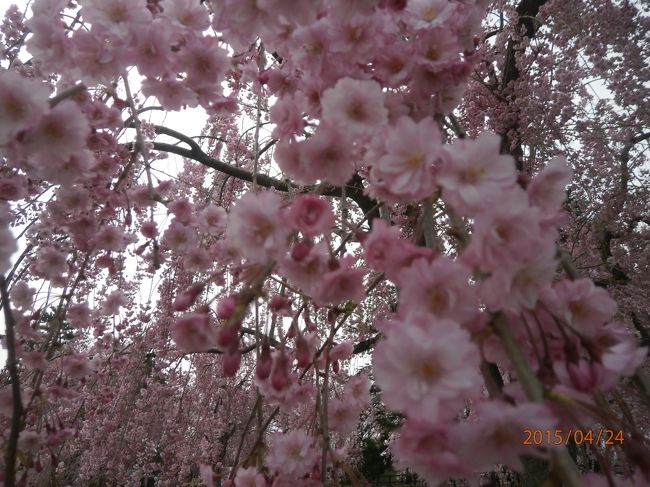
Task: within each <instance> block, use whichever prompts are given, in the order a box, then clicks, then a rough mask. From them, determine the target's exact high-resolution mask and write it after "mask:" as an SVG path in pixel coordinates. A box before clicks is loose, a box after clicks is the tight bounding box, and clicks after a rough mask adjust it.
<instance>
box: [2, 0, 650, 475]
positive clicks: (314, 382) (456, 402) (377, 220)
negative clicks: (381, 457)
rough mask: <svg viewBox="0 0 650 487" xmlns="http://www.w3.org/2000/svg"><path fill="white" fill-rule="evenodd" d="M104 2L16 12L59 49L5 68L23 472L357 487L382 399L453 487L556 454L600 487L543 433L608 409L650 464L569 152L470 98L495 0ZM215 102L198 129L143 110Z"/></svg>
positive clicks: (43, 47)
mask: <svg viewBox="0 0 650 487" xmlns="http://www.w3.org/2000/svg"><path fill="white" fill-rule="evenodd" d="M78 3H79V5H76V4H74V3H73V2H68V1H67V0H34V2H32V16H31V17H30V18H29V19H26V20H25V19H22V18H21V16H20V15H18V14H17V11H16V10H15V9H12V10H11V11H10V12H9V14H8V16H7V20H6V22H5V23H6V25H4V26H3V28H2V32H3V37H2V39H3V42H5V43H8V42H11V43H12V44H15V45H16V46H18V45H20V46H22V43H24V46H25V49H26V51H27V53H29V55H30V56H32V59H31V60H30V61H29V62H23V61H21V59H22V58H19V57H17V52H18V51H15V49H14V47H8V48H7V49H4V48H3V52H4V53H3V54H2V57H0V62H1V63H3V64H2V69H0V157H2V167H0V274H2V276H3V278H2V283H3V284H2V289H1V291H2V298H3V299H2V303H3V307H4V308H5V309H4V310H3V311H4V312H5V316H7V317H10V318H11V320H9V318H7V335H8V336H11V337H12V339H13V338H15V343H14V341H13V340H9V339H7V347H9V348H10V352H11V355H10V356H11V358H10V362H12V363H9V364H8V365H9V367H8V370H9V376H8V377H9V380H8V381H6V383H4V384H3V388H2V389H0V422H1V424H2V425H3V427H5V434H3V436H2V438H0V444H1V446H3V448H5V450H6V451H7V452H8V454H7V457H6V458H5V459H4V460H3V461H4V462H5V464H6V465H4V468H5V472H6V473H5V477H3V478H14V477H15V476H16V473H18V474H19V475H21V476H22V478H23V479H24V480H23V482H24V483H25V482H30V481H32V480H33V483H35V484H36V483H38V482H39V481H41V480H43V481H44V479H45V478H46V477H47V478H48V479H49V478H55V477H59V478H60V479H64V478H66V479H67V478H70V477H75V478H76V479H78V482H80V484H88V485H91V484H100V483H101V484H104V483H107V482H108V483H110V482H113V483H115V484H120V485H122V484H123V485H144V484H147V485H149V484H150V483H152V482H154V483H157V484H158V483H159V484H160V485H178V484H179V483H187V484H190V483H193V482H196V481H197V479H199V478H200V479H201V481H202V482H203V483H205V484H206V485H208V486H210V485H215V484H216V480H219V481H221V485H230V486H233V485H234V486H235V487H250V486H253V487H267V486H271V485H272V486H276V487H280V486H283V485H292V486H301V485H304V486H316V485H330V483H331V482H332V483H333V482H334V481H338V479H339V477H340V475H339V474H340V472H341V471H344V472H345V473H346V475H347V476H349V477H350V481H351V482H352V483H358V479H356V477H355V474H354V472H353V467H352V466H351V465H349V464H348V463H349V458H348V454H347V452H348V449H349V450H351V451H353V450H354V449H355V448H357V447H358V445H355V442H354V437H355V432H356V431H357V429H358V427H359V424H360V418H362V415H363V413H364V411H365V410H366V409H367V408H368V407H369V406H370V405H371V390H372V391H373V392H379V393H380V397H381V400H382V403H383V405H384V406H385V407H386V408H387V409H389V410H390V411H392V412H394V413H397V415H398V418H399V421H398V423H399V425H398V428H397V429H396V430H395V432H394V434H393V438H392V443H391V452H392V454H393V456H394V458H395V459H396V461H397V462H398V463H399V465H401V466H403V467H405V468H408V469H409V470H411V471H413V472H415V473H416V474H417V475H419V476H420V477H421V478H423V479H425V480H426V481H427V482H429V483H430V484H431V485H438V484H439V483H440V482H442V481H445V480H447V479H467V480H469V481H475V480H477V479H479V478H480V476H481V475H483V474H484V473H486V472H490V471H493V470H495V468H498V465H505V466H506V467H508V468H509V469H510V470H512V471H516V472H521V473H523V472H524V471H525V469H526V464H525V462H524V461H523V460H522V457H523V456H524V455H531V454H532V455H536V456H540V457H542V458H544V459H547V460H549V468H550V469H551V470H552V475H553V477H554V478H558V479H561V480H562V482H564V483H565V484H566V485H574V484H572V478H573V475H574V474H575V472H573V471H572V470H571V468H569V467H568V466H567V459H568V460H570V458H569V457H568V456H567V455H568V453H567V451H566V449H564V448H563V446H562V445H554V446H553V447H552V448H548V449H536V450H531V448H530V447H528V446H526V445H525V444H524V442H523V441H521V434H522V431H523V430H524V429H529V430H530V429H540V430H547V431H550V430H555V429H558V428H559V429H566V430H569V429H570V428H574V427H582V428H584V429H587V428H589V427H591V426H592V424H591V423H593V422H596V421H597V422H599V426H602V424H600V423H603V422H605V423H606V422H608V421H610V422H613V423H615V424H614V425H612V424H605V426H607V427H611V428H613V427H616V429H617V430H625V431H626V434H627V435H628V437H626V438H625V444H626V445H627V446H629V450H630V452H632V453H631V454H630V455H629V457H630V465H629V466H628V467H629V472H628V471H626V475H628V474H629V475H628V477H627V479H628V480H630V481H632V479H634V481H637V483H641V482H643V481H644V480H646V481H648V480H650V473H648V471H647V466H646V467H644V458H647V455H648V453H647V452H648V449H647V448H646V445H644V441H643V439H642V437H641V435H640V434H639V433H638V432H636V431H634V430H633V426H634V421H633V420H630V418H631V417H632V415H631V413H629V412H628V411H625V413H624V416H625V418H624V419H619V418H617V416H616V415H614V414H613V413H611V412H610V411H608V410H606V409H605V408H604V407H603V402H604V401H603V400H602V394H603V393H607V392H609V391H613V390H614V389H615V388H616V387H617V384H619V383H620V380H621V378H624V377H629V376H633V375H634V374H635V373H636V371H637V370H638V369H639V367H640V366H641V365H642V364H643V363H644V361H645V360H646V355H647V349H646V348H644V347H641V346H639V344H638V343H637V340H636V339H635V337H634V336H633V335H631V334H630V333H629V332H628V330H627V329H626V327H625V325H624V322H623V318H622V316H621V313H620V312H619V306H618V305H617V302H616V301H615V300H614V298H613V296H612V295H611V294H610V293H609V292H608V291H607V290H606V289H605V288H604V287H602V286H597V285H596V284H595V283H594V282H593V281H592V280H591V279H588V278H586V277H581V276H580V275H579V274H578V271H577V270H576V269H575V268H574V267H573V266H572V263H571V261H570V259H569V258H568V252H566V250H565V249H563V248H562V242H563V239H564V235H563V233H562V232H563V230H562V228H563V226H566V225H567V224H568V223H569V222H570V218H569V216H568V213H567V210H569V209H570V208H569V203H568V202H567V198H566V196H567V192H566V188H567V186H568V185H569V184H570V183H571V181H572V177H573V176H574V175H573V173H572V170H571V169H570V166H569V164H568V163H567V161H566V160H565V158H563V157H561V156H555V157H548V158H545V159H544V160H545V161H546V160H548V162H547V163H546V164H545V165H544V166H543V167H540V168H538V169H537V170H532V168H531V170H529V171H526V170H524V168H523V166H522V164H521V158H520V157H519V156H518V155H517V154H518V153H517V150H516V147H515V148H514V149H513V147H514V146H516V144H515V143H513V140H514V139H512V137H513V131H512V130H511V131H508V130H499V131H498V133H497V132H496V131H493V130H482V125H481V124H479V123H478V122H477V123H476V127H473V128H472V129H471V130H469V131H465V130H462V128H459V127H458V126H457V125H458V120H457V119H456V118H455V115H454V114H453V113H452V112H453V110H454V109H455V107H456V106H457V105H458V104H459V103H460V102H461V99H462V96H463V92H464V90H465V88H466V86H467V83H468V80H469V79H470V76H471V75H472V73H473V72H475V69H477V68H476V66H477V62H478V61H480V60H481V56H482V55H483V52H482V49H484V48H485V47H484V46H483V47H481V45H482V44H485V42H484V41H482V40H481V37H480V34H481V21H482V19H483V17H484V15H485V12H486V9H487V7H488V5H487V3H488V2H486V1H483V0H409V1H406V0H402V1H400V0H360V1H355V2H349V1H347V0H299V1H295V0H258V1H242V0H206V1H204V2H197V1H194V0H138V1H135V0H114V1H111V2H106V1H103V0H79V2H78ZM70 14H72V15H70ZM528 17H530V18H532V17H534V15H533V16H528ZM522 25H523V27H522V29H523V28H525V27H526V25H524V24H522ZM519 34H520V33H517V35H519ZM516 38H517V37H516V36H515V34H513V37H512V39H516ZM509 42H510V41H509ZM512 42H514V41H512ZM508 45H509V46H510V44H508ZM20 49H22V47H21V48H19V49H18V50H19V51H20ZM509 50H512V49H511V46H510V47H509ZM515 50H516V49H515ZM21 52H22V51H21ZM522 56H523V54H522ZM5 64H6V65H7V66H8V69H5V68H4V66H5ZM133 68H135V69H133ZM499 69H501V68H499ZM136 72H137V75H138V76H139V79H138V82H137V84H138V91H137V92H136V91H135V90H132V87H135V86H136V83H135V79H134V78H135V77H136V75H135V73H136ZM504 76H505V75H504ZM515 85H516V83H511V86H515ZM513 98H516V97H514V96H513V97H509V96H503V97H502V98H499V102H501V101H503V102H504V103H505V102H506V101H512V99H513ZM151 99H154V100H155V102H154V103H156V105H151V104H148V102H149V101H150V100H151ZM251 103H252V104H254V105H252V104H251ZM199 106H200V107H202V108H203V109H204V110H205V112H206V113H207V114H208V116H209V120H208V122H207V124H206V126H205V129H204V132H202V133H201V135H198V136H190V135H187V134H181V133H179V132H176V131H175V130H172V129H170V128H168V127H164V126H157V125H154V124H152V123H148V122H147V121H146V120H145V118H144V117H145V116H146V115H145V114H146V113H147V112H148V111H152V112H153V111H154V110H156V111H157V110H159V109H162V110H165V111H176V110H181V109H185V108H196V107H199ZM497 115H499V116H497ZM497 115H495V117H493V120H492V119H491V123H492V122H493V123H494V124H497V125H498V124H502V125H503V124H505V125H508V124H507V123H506V121H504V120H505V119H506V118H507V117H506V116H502V117H501V115H502V114H497ZM466 118H467V116H466ZM484 118H485V117H484ZM488 118H489V117H488ZM251 120H254V121H255V125H254V126H253V127H244V128H242V127H241V126H240V125H242V122H243V121H244V125H246V124H248V123H249V122H250V121H251ZM508 123H509V122H508ZM266 125H271V128H269V130H266V128H265V127H266ZM514 125H517V124H516V123H515V124H514ZM501 128H503V127H501ZM513 130H514V129H513ZM522 130H525V129H524V128H522ZM265 131H266V132H268V133H265ZM515 132H516V130H515ZM261 133H262V134H261ZM253 134H254V135H253ZM160 135H165V136H168V137H172V138H175V139H176V141H177V143H176V144H172V143H168V141H165V142H161V139H159V138H158V136H160ZM267 135H270V138H269V139H268V143H266V144H261V142H262V138H263V137H266V136H267ZM271 149H272V150H271ZM545 150H546V149H545ZM165 152H167V153H172V154H177V155H179V156H182V157H184V158H185V162H184V165H183V167H182V169H179V168H178V167H175V168H173V171H175V172H174V174H173V175H172V176H170V175H169V174H168V173H167V172H166V171H165V170H169V168H170V167H173V164H171V163H170V164H167V165H165V164H166V163H165V162H164V161H165V156H163V155H162V154H163V153H165ZM530 152H531V154H532V152H533V149H532V148H531V149H530ZM513 155H514V156H513ZM515 156H516V157H515ZM627 156H628V157H627V160H626V159H625V158H623V157H621V158H619V162H620V164H619V166H624V164H627V163H628V162H629V149H628V153H627ZM530 158H531V159H532V158H533V156H532V155H531V157H530ZM538 166H539V164H538ZM278 171H279V172H281V176H277V173H278ZM273 175H275V176H276V177H273ZM163 176H167V177H169V178H170V179H164V178H163ZM628 179H629V178H628ZM626 184H627V181H626ZM45 200H47V203H43V201H45ZM626 204H628V205H629V203H626ZM622 205H623V204H622ZM623 206H624V205H623ZM639 211H640V210H639ZM638 221H643V217H642V216H641V217H639V220H638ZM637 223H638V222H637ZM607 231H609V230H603V233H605V234H606V232H607ZM19 232H20V235H18V233H19ZM609 235H610V240H611V239H612V238H615V237H614V234H613V233H611V232H610V234H609ZM607 250H608V249H607V248H603V249H602V251H601V252H602V253H603V254H606V253H607ZM17 251H20V252H21V254H20V256H19V257H18V258H16V254H17ZM610 254H611V249H610ZM606 257H607V256H606ZM607 265H609V266H610V267H611V268H612V269H614V266H613V265H612V264H611V263H607ZM4 276H7V281H8V283H9V286H5V285H4V283H5V277H4ZM147 294H148V296H149V297H148V298H147V297H146V295H147ZM7 303H9V304H7ZM12 343H14V344H12ZM373 348H374V350H372V356H371V358H370V357H368V358H367V362H368V363H366V364H365V367H364V364H362V365H361V367H363V368H367V369H368V370H364V371H359V370H357V369H358V368H360V366H359V363H358V362H356V361H355V360H354V357H356V356H357V355H359V354H362V353H364V352H366V351H369V350H371V349H373ZM14 355H15V357H14ZM362 362H363V359H362ZM17 377H18V378H17ZM16 381H18V382H16ZM371 384H372V386H373V387H374V388H372V389H371ZM11 386H17V388H16V387H14V388H13V389H12V387H11ZM17 389H18V390H20V396H19V398H17V397H15V396H14V393H15V391H16V390H17ZM18 399H20V401H18ZM17 402H20V403H21V406H20V408H17V407H16V404H17ZM623 409H625V408H624V407H623ZM17 415H20V416H21V417H20V418H18V417H17ZM18 419H19V420H18ZM576 422H580V424H578V425H576V424H575V423H576ZM621 425H624V426H625V428H623V427H622V426H621ZM197 445H198V446H197ZM11 452H13V456H14V458H11V455H12V453H11ZM16 452H18V454H17V453H16ZM644 455H646V457H644ZM645 465H647V462H645ZM635 466H636V467H638V468H637V470H636V473H634V472H633V470H634V467H635ZM644 468H645V469H644ZM12 476H13V477H12ZM644 476H645V477H644ZM642 477H643V478H642ZM585 479H586V480H587V481H590V482H593V483H594V485H597V482H599V481H600V480H602V478H601V477H596V476H592V477H589V476H587V477H585ZM639 479H640V480H639ZM61 481H62V482H63V480H61ZM9 484H10V485H11V481H10V482H9Z"/></svg>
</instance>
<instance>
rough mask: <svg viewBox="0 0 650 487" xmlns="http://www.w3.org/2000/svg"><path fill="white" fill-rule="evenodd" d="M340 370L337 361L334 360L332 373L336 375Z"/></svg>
mask: <svg viewBox="0 0 650 487" xmlns="http://www.w3.org/2000/svg"><path fill="white" fill-rule="evenodd" d="M340 370H341V367H340V365H339V361H338V360H335V361H334V362H332V372H334V373H335V374H338V373H339V371H340Z"/></svg>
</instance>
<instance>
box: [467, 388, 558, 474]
mask: <svg viewBox="0 0 650 487" xmlns="http://www.w3.org/2000/svg"><path fill="white" fill-rule="evenodd" d="M476 409H477V415H478V422H477V423H471V424H464V425H462V427H463V428H462V429H463V431H464V432H465V434H466V435H467V436H466V438H467V443H468V445H469V448H470V449H471V458H472V459H473V462H474V466H475V468H476V469H477V470H483V469H487V468H490V467H491V466H492V465H493V464H495V463H503V464H504V465H507V466H508V467H510V468H512V469H513V470H516V471H519V472H522V471H523V470H524V466H523V464H522V462H521V458H520V455H524V454H527V455H530V454H533V455H539V453H538V452H537V451H535V450H533V451H531V450H530V448H527V445H525V444H524V441H523V440H522V432H523V431H524V429H531V430H533V431H536V430H541V431H555V429H556V427H557V424H558V420H557V418H555V416H554V415H553V413H552V412H551V411H550V409H549V408H548V407H547V406H545V405H543V404H531V403H529V404H523V405H519V406H512V405H510V404H507V403H505V402H500V401H483V402H481V403H479V404H478V405H477V406H476ZM551 444H552V442H551V443H547V445H549V446H550V445H551Z"/></svg>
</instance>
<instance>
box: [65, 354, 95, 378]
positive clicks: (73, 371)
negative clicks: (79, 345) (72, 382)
mask: <svg viewBox="0 0 650 487" xmlns="http://www.w3.org/2000/svg"><path fill="white" fill-rule="evenodd" d="M61 366H62V367H63V370H64V371H65V373H66V374H68V376H70V377H72V378H79V377H84V376H86V375H89V374H91V373H92V372H93V371H94V369H95V364H94V363H93V362H92V361H91V360H88V357H86V356H85V355H81V354H72V355H66V356H65V357H63V359H61Z"/></svg>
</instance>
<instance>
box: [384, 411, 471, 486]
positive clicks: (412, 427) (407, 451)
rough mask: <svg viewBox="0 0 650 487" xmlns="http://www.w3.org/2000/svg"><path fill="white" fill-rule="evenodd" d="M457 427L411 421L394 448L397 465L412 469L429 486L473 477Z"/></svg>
mask: <svg viewBox="0 0 650 487" xmlns="http://www.w3.org/2000/svg"><path fill="white" fill-rule="evenodd" d="M464 446H465V445H464V442H463V440H462V437H461V435H460V433H459V429H458V425H453V424H451V425H450V424H446V423H442V422H430V421H427V420H425V419H413V418H409V419H407V420H406V421H405V423H404V425H403V426H402V428H401V429H400V434H399V436H398V437H397V439H396V440H395V442H394V443H393V445H392V451H393V452H394V453H395V456H396V459H397V461H398V463H399V464H400V465H402V466H405V467H408V468H410V469H413V470H414V471H415V472H417V473H418V475H420V476H421V477H423V478H424V479H425V480H426V481H427V482H429V483H430V485H438V484H440V483H441V482H442V481H444V480H446V479H448V478H450V477H453V478H459V477H460V478H463V477H468V476H470V475H471V473H472V472H471V466H470V465H471V464H472V462H470V461H469V460H470V457H469V456H467V455H466V454H465V451H464V450H465V448H464Z"/></svg>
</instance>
